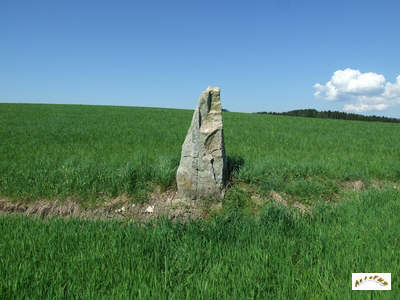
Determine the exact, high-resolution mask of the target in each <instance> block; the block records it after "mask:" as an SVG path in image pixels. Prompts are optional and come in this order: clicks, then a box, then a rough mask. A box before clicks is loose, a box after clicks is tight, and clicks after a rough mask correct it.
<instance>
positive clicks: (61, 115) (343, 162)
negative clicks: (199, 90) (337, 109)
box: [0, 104, 400, 299]
mask: <svg viewBox="0 0 400 300" xmlns="http://www.w3.org/2000/svg"><path fill="white" fill-rule="evenodd" d="M191 117H192V111H188V110H173V109H157V108H138V107H111V106H110V107H106V106H81V105H28V104H0V197H1V198H5V199H13V201H34V200H36V199H47V200H49V201H52V200H54V199H59V198H61V199H62V198H71V197H72V198H74V199H75V200H76V201H78V202H81V203H85V202H86V201H91V202H94V203H96V202H101V201H103V200H104V199H109V198H113V197H116V196H118V195H122V194H127V195H129V197H130V198H131V201H133V202H145V201H146V200H147V196H148V194H149V193H150V192H151V191H152V190H153V189H154V188H155V187H156V186H159V187H161V188H162V189H163V190H167V189H172V190H173V189H176V186H175V185H176V183H175V174H176V169H177V167H178V164H179V159H180V150H181V145H182V143H183V140H184V137H185V134H186V131H187V129H188V126H189V124H190V121H191ZM223 118H224V132H225V144H226V152H227V155H228V161H229V165H230V169H231V170H232V173H231V182H230V189H229V190H228V191H227V193H226V197H225V199H224V201H223V207H224V208H225V210H224V212H223V213H222V214H212V215H210V217H209V218H208V219H205V220H202V219H199V220H189V221H187V222H185V223H180V222H177V223H172V222H171V221H168V220H166V219H157V220H154V221H153V223H148V224H144V225H143V224H142V225H141V224H138V223H132V222H126V221H117V220H113V221H93V220H92V221H89V220H87V221H83V220H76V219H47V220H42V219H37V218H28V217H24V216H11V215H0V236H1V237H0V298H1V299H14V298H17V299H23V298H29V299H65V298H67V299H72V298H78V299H266V298H267V299H268V298H270V299H350V298H351V299H353V298H355V299H366V298H367V299H368V298H370V299H375V298H376V299H378V298H379V299H381V298H383V299H396V298H400V292H399V285H400V284H399V281H398V274H399V272H400V255H399V253H400V252H399V250H398V249H400V239H399V236H400V235H399V232H400V218H399V213H398V212H399V211H400V201H399V198H400V191H399V189H398V185H399V179H400V147H399V145H400V130H399V129H400V124H394V123H375V122H358V121H340V120H327V119H307V118H296V117H286V116H270V115H256V114H243V113H224V114H223ZM356 180H361V181H362V182H363V183H364V186H363V188H362V189H361V190H360V191H354V190H352V189H348V188H345V187H346V184H347V183H349V182H354V181H356ZM377 184H378V185H377ZM378 186H379V187H378ZM394 186H395V188H394ZM271 191H276V192H278V193H279V194H280V195H283V196H284V197H285V199H286V200H288V201H298V202H301V203H304V204H308V205H311V206H315V208H313V210H312V213H311V214H304V215H303V214H300V213H299V212H298V211H297V210H292V209H289V208H286V207H283V206H279V205H277V204H275V203H273V202H271V201H266V202H263V203H264V204H263V206H262V207H261V208H260V209H259V212H258V213H257V214H252V213H251V210H249V206H250V204H249V202H250V200H251V195H254V194H256V195H258V196H259V197H265V198H268V197H270V193H271ZM353 272H354V273H356V272H377V273H392V291H385V292H383V291H381V292H378V291H375V292H370V291H366V292H361V291H357V292H352V291H351V273H353Z"/></svg>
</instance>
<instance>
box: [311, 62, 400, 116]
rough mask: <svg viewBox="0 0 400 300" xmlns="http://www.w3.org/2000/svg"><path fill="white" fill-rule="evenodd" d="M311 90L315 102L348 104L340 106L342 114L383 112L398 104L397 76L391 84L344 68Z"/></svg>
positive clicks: (382, 77) (398, 85)
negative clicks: (315, 98) (320, 99)
mask: <svg viewBox="0 0 400 300" xmlns="http://www.w3.org/2000/svg"><path fill="white" fill-rule="evenodd" d="M314 89H315V93H314V96H315V97H317V98H323V99H326V100H328V101H343V102H349V103H346V104H344V106H343V109H344V110H345V111H353V112H365V111H371V110H373V111H374V110H384V109H387V108H389V107H391V106H394V105H397V104H400V76H398V77H397V79H396V82H394V83H391V82H386V79H385V76H383V75H382V74H377V73H373V72H368V73H361V72H360V71H359V70H353V69H350V68H347V69H344V70H337V71H336V72H334V73H333V75H332V77H331V79H330V80H329V81H328V82H327V83H325V84H320V83H316V84H315V85H314Z"/></svg>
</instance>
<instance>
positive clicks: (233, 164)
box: [226, 155, 244, 186]
mask: <svg viewBox="0 0 400 300" xmlns="http://www.w3.org/2000/svg"><path fill="white" fill-rule="evenodd" d="M226 165H227V170H226V173H227V177H226V178H227V179H226V185H227V186H230V185H231V183H232V179H233V176H234V175H235V174H236V173H238V172H239V170H240V168H241V167H243V165H244V159H243V157H241V156H229V155H228V156H227V158H226Z"/></svg>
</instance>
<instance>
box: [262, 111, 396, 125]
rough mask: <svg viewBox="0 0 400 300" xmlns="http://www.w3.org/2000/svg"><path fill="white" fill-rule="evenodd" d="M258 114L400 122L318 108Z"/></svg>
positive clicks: (393, 119)
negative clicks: (319, 109)
mask: <svg viewBox="0 0 400 300" xmlns="http://www.w3.org/2000/svg"><path fill="white" fill-rule="evenodd" d="M257 114H269V115H282V116H293V117H306V118H324V119H338V120H356V121H370V122H371V121H373V122H391V123H400V119H396V118H387V117H379V116H375V115H374V116H364V115H359V114H353V113H345V112H341V111H330V110H328V111H318V110H316V109H296V110H291V111H288V112H282V113H278V112H257Z"/></svg>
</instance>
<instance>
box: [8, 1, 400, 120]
mask: <svg viewBox="0 0 400 300" xmlns="http://www.w3.org/2000/svg"><path fill="white" fill-rule="evenodd" d="M399 12H400V1H385V0H383V1H368V0H363V1H355V0H353V1H323V0H320V1H278V0H273V1H173V0H171V1H118V0H117V1H74V0H69V1H47V0H45V1H40V0H38V1H18V0H14V1H8V0H2V1H0V38H1V39H0V40H1V45H0V102H24V103H79V104H101V105H133V106H151V107H173V108H189V109H193V108H194V107H195V105H196V104H197V100H198V97H199V95H200V92H201V91H202V90H204V89H205V88H206V87H207V86H208V85H216V86H220V87H221V99H222V102H223V106H224V107H226V108H227V109H229V110H232V111H241V112H256V111H287V110H292V109H300V108H316V109H320V110H328V109H330V110H343V109H345V108H346V110H348V111H351V110H352V111H356V112H360V113H365V114H378V115H385V116H393V117H400V104H398V103H400V79H399V82H398V85H397V83H396V78H397V76H399V75H400V59H399V53H400V39H399V38H398V32H399V29H398V28H399ZM337 71H339V72H337ZM335 72H336V73H335ZM382 76H383V78H382ZM317 83H319V85H318V86H316V84H317ZM314 94H316V95H314Z"/></svg>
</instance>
